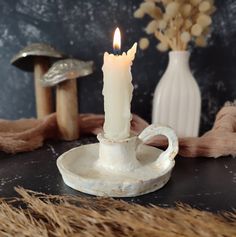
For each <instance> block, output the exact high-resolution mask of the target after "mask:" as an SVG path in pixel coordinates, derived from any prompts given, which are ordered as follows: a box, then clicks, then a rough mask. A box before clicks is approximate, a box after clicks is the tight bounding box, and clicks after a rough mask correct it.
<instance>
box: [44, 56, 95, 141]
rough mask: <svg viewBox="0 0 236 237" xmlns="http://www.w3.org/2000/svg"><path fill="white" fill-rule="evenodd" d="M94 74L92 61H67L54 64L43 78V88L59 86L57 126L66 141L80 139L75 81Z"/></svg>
mask: <svg viewBox="0 0 236 237" xmlns="http://www.w3.org/2000/svg"><path fill="white" fill-rule="evenodd" d="M92 72H93V62H92V61H88V62H85V61H81V60H77V59H65V60H59V61H57V62H56V63H54V64H53V65H52V67H51V68H50V69H49V70H48V72H47V73H46V74H45V75H44V77H43V78H42V81H41V82H42V85H43V86H45V87H51V86H55V85H56V86H57V87H56V112H57V124H58V127H59V130H60V134H61V137H62V139H64V140H67V141H71V140H75V139H78V137H79V126H78V98H77V85H76V80H75V79H76V78H78V77H84V76H87V75H89V74H91V73H92Z"/></svg>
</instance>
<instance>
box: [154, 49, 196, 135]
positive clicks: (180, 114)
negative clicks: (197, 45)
mask: <svg viewBox="0 0 236 237" xmlns="http://www.w3.org/2000/svg"><path fill="white" fill-rule="evenodd" d="M200 112H201V95H200V90H199V86H198V85H197V83H196V80H195V79H194V77H193V75H192V73H191V71H190V67H189V53H188V52H187V51H173V52H170V54H169V64H168V67H167V70H166V72H165V73H164V75H163V76H162V78H161V80H160V82H159V83H158V85H157V87H156V90H155V93H154V97H153V111H152V122H153V123H160V124H166V125H168V126H170V127H172V128H173V129H174V130H175V132H176V134H177V136H178V137H196V136H198V132H199V123H200Z"/></svg>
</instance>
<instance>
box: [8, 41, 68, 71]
mask: <svg viewBox="0 0 236 237" xmlns="http://www.w3.org/2000/svg"><path fill="white" fill-rule="evenodd" d="M37 56H39V57H47V58H63V57H64V55H63V54H62V53H61V52H59V51H57V50H56V49H54V48H53V47H52V46H50V45H48V44H44V43H34V44H30V45H28V46H26V47H25V48H23V49H22V50H20V51H19V53H18V54H16V55H15V56H14V57H13V58H12V60H11V64H13V65H14V66H16V67H18V68H20V69H22V70H25V71H33V70H34V57H37Z"/></svg>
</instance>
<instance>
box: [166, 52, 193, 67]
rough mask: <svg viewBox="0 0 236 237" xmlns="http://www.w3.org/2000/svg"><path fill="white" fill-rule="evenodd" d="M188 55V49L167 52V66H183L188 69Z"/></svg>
mask: <svg viewBox="0 0 236 237" xmlns="http://www.w3.org/2000/svg"><path fill="white" fill-rule="evenodd" d="M189 57H190V53H189V52H188V51H171V52H169V64H168V67H182V68H183V67H185V68H186V69H188V70H189Z"/></svg>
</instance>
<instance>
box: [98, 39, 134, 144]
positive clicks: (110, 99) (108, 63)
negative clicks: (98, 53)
mask: <svg viewBox="0 0 236 237" xmlns="http://www.w3.org/2000/svg"><path fill="white" fill-rule="evenodd" d="M136 49H137V43H135V44H134V45H133V47H132V48H131V49H130V50H129V51H128V52H127V53H123V54H122V55H114V54H109V53H107V52H106V53H105V54H104V64H103V67H102V70H103V81H104V86H103V95H104V110H105V122H104V126H103V129H104V136H105V137H106V138H107V139H111V140H122V139H125V138H128V137H130V121H131V119H132V115H131V112H130V103H131V100H132V93H133V85H132V74H131V66H132V62H133V60H134V58H135V53H136Z"/></svg>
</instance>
